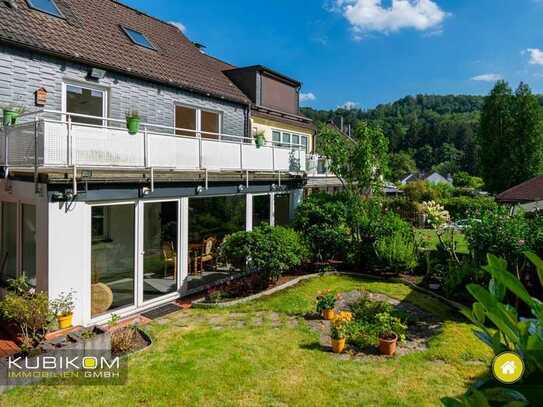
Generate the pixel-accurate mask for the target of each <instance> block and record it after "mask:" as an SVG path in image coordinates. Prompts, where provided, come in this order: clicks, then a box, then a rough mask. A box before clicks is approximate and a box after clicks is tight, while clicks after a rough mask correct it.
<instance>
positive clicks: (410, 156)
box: [303, 95, 484, 177]
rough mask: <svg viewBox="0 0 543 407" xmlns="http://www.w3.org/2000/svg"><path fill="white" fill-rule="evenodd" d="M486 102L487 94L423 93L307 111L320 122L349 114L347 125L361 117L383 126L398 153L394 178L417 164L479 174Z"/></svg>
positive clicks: (421, 168)
mask: <svg viewBox="0 0 543 407" xmlns="http://www.w3.org/2000/svg"><path fill="white" fill-rule="evenodd" d="M483 102H484V97H482V96H465V95H459V96H453V95H451V96H437V95H418V96H415V97H413V96H408V97H405V98H403V99H400V100H398V101H396V102H394V103H390V104H385V105H379V106H377V107H376V108H375V109H371V110H367V111H366V110H360V109H350V110H347V109H337V110H330V111H323V110H314V109H311V108H304V109H303V113H304V114H305V115H306V116H308V117H310V118H312V119H313V120H315V121H316V122H325V121H329V120H334V121H335V122H336V123H337V124H339V120H340V117H343V118H344V123H345V125H346V126H347V125H348V124H351V125H354V124H355V122H356V121H357V120H366V121H368V122H369V123H370V124H374V125H379V126H380V127H381V128H382V129H383V131H384V132H385V135H386V136H387V137H388V139H389V141H390V148H391V151H392V152H393V153H394V155H393V157H392V169H393V172H394V174H393V176H394V177H400V176H402V175H404V174H403V173H405V172H409V171H411V170H415V169H418V170H421V171H428V170H430V169H437V170H439V171H441V172H443V173H455V172H458V171H467V172H469V173H471V174H477V171H478V169H477V166H476V154H477V141H476V135H477V129H478V126H479V119H480V111H481V108H482V106H483ZM415 167H416V168H415Z"/></svg>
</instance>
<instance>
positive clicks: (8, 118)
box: [2, 106, 25, 127]
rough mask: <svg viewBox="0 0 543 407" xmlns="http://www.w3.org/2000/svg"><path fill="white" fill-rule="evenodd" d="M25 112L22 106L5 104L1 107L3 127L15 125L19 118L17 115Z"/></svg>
mask: <svg viewBox="0 0 543 407" xmlns="http://www.w3.org/2000/svg"><path fill="white" fill-rule="evenodd" d="M24 112H25V109H24V107H12V106H6V107H4V108H2V118H3V124H4V127H7V126H15V125H16V124H17V121H18V120H19V116H20V115H22V114H23V113H24Z"/></svg>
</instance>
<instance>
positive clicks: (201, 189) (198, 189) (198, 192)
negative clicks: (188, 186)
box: [196, 185, 204, 195]
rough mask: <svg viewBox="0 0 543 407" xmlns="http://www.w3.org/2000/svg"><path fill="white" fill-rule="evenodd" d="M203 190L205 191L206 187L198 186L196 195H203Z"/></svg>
mask: <svg viewBox="0 0 543 407" xmlns="http://www.w3.org/2000/svg"><path fill="white" fill-rule="evenodd" d="M203 190H204V187H203V186H201V185H198V186H197V187H196V194H197V195H199V194H201V193H202V191H203Z"/></svg>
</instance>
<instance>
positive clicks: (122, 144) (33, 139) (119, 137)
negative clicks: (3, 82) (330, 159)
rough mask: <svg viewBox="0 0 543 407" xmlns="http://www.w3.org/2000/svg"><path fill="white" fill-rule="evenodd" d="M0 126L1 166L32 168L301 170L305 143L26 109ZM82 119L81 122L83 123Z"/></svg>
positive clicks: (303, 167)
mask: <svg viewBox="0 0 543 407" xmlns="http://www.w3.org/2000/svg"><path fill="white" fill-rule="evenodd" d="M20 119H21V124H17V125H15V126H10V127H4V128H3V133H4V134H3V135H2V136H1V137H0V165H2V166H4V167H32V168H34V167H35V168H38V167H39V168H64V167H76V166H77V167H85V168H111V169H115V168H127V169H130V168H134V169H138V168H155V169H172V170H180V171H183V170H211V171H274V172H275V171H282V172H303V171H305V169H306V167H305V165H306V157H305V151H304V146H302V145H291V146H289V147H281V146H277V145H274V144H273V143H271V142H269V141H266V142H265V144H264V145H263V146H262V147H258V146H257V145H256V144H255V143H254V142H253V139H252V138H248V137H242V136H236V135H230V134H223V133H212V132H205V131H197V130H191V129H183V128H176V127H170V126H162V125H157V124H150V123H142V124H141V127H140V129H141V131H140V132H139V133H138V134H135V135H131V134H129V133H128V131H127V129H126V122H125V121H123V120H119V119H112V118H107V117H98V116H88V115H82V114H73V113H63V112H59V111H52V110H42V111H39V112H33V113H27V114H25V115H22V116H21V117H20ZM82 121H86V123H82Z"/></svg>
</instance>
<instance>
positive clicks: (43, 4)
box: [26, 0, 63, 18]
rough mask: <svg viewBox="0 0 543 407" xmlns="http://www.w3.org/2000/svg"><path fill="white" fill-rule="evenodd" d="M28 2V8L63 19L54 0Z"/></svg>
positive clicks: (29, 0) (30, 0) (28, 0)
mask: <svg viewBox="0 0 543 407" xmlns="http://www.w3.org/2000/svg"><path fill="white" fill-rule="evenodd" d="M26 2H27V3H28V6H29V7H30V8H33V9H34V10H38V11H41V12H42V13H47V14H50V15H52V16H55V17H60V18H63V16H62V14H61V13H60V10H59V9H58V7H57V5H56V4H55V2H54V1H53V0H26Z"/></svg>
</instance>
